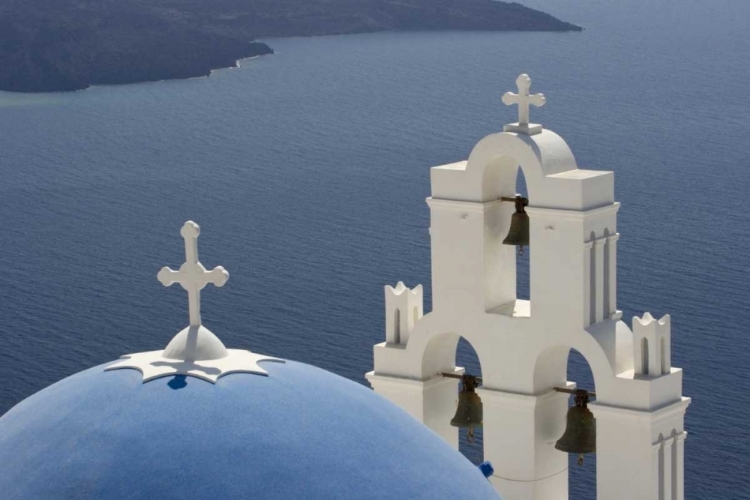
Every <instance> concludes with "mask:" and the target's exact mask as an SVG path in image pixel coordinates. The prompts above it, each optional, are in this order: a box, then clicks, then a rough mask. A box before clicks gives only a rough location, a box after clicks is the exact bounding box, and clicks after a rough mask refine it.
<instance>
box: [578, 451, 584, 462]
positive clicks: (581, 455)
mask: <svg viewBox="0 0 750 500" xmlns="http://www.w3.org/2000/svg"><path fill="white" fill-rule="evenodd" d="M578 465H583V453H579V454H578Z"/></svg>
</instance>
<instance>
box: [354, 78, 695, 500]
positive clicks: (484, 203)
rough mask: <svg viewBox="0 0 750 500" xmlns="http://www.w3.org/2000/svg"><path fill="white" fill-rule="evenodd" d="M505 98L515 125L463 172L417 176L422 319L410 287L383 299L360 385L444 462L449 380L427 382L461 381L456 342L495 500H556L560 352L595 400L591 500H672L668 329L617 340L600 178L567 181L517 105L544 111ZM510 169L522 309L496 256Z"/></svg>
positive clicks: (675, 487) (679, 412)
mask: <svg viewBox="0 0 750 500" xmlns="http://www.w3.org/2000/svg"><path fill="white" fill-rule="evenodd" d="M516 83H517V85H518V90H519V92H518V94H514V93H507V94H505V96H503V102H504V103H505V104H508V105H510V104H518V105H519V121H518V122H517V123H513V124H510V125H506V126H505V128H504V131H503V132H501V133H495V134H491V135H489V136H487V137H485V138H484V139H482V140H481V141H479V143H478V144H477V145H476V146H475V147H474V149H473V150H472V152H471V154H470V155H469V159H468V160H467V161H462V162H459V163H453V164H450V165H442V166H438V167H434V168H432V172H431V181H432V196H431V197H430V198H428V199H427V204H428V205H429V207H430V217H431V225H430V235H431V241H432V293H433V304H432V311H431V312H429V313H428V314H425V315H422V303H421V299H422V290H421V286H419V287H417V288H416V289H415V290H414V291H411V290H409V289H406V288H405V287H404V286H403V285H401V284H400V286H399V287H397V289H393V288H391V287H386V309H387V310H386V317H387V318H388V326H387V332H388V335H387V341H386V342H384V343H381V344H378V345H376V346H375V348H374V370H373V371H371V372H369V373H368V374H367V379H368V380H369V381H370V383H371V384H372V387H373V388H374V389H375V391H376V392H378V393H380V394H382V395H383V396H385V397H386V398H388V399H390V400H391V401H393V402H394V403H396V404H398V405H400V406H401V407H403V408H404V409H405V410H406V411H408V412H409V413H410V414H411V415H413V416H414V417H415V418H417V419H418V420H420V421H422V422H424V423H425V424H426V425H428V426H429V427H430V428H432V429H433V430H434V431H435V432H437V433H438V434H440V435H441V436H442V437H443V438H444V439H446V440H447V441H448V442H450V443H451V444H453V445H454V446H456V447H457V445H458V433H457V429H456V428H455V427H451V426H450V420H451V418H452V416H453V414H454V413H455V410H456V400H457V380H456V379H454V378H448V377H444V376H443V375H441V373H451V374H460V373H463V368H461V367H457V366H456V365H455V362H456V347H457V345H458V340H459V338H460V337H464V338H465V339H466V340H467V341H468V342H469V343H470V344H471V345H472V347H473V348H474V350H475V351H476V353H477V355H478V358H479V362H480V364H481V369H482V387H481V388H480V389H477V393H478V394H479V396H480V397H481V399H482V401H483V406H484V457H485V459H487V460H489V461H491V462H492V464H493V466H494V469H495V473H494V475H493V476H492V477H491V481H492V483H493V484H494V486H495V487H496V488H497V490H498V491H499V492H500V494H501V495H502V496H503V497H504V499H505V500H559V499H562V498H567V497H568V474H567V468H568V456H567V454H566V453H563V452H561V451H558V450H556V449H555V442H556V441H557V439H559V438H560V436H561V435H562V434H563V431H564V429H565V423H566V420H565V416H566V411H567V409H568V397H569V396H568V394H563V393H559V392H556V391H555V390H554V387H565V388H568V389H570V388H573V387H575V384H574V383H573V382H569V381H568V380H567V361H568V354H569V352H570V350H571V349H576V350H577V351H579V352H580V353H581V354H582V355H583V357H584V358H585V359H586V361H587V362H588V364H589V366H590V367H591V371H592V373H593V375H594V383H595V385H596V387H595V391H596V401H595V402H593V403H590V404H589V408H590V409H591V411H592V412H593V413H594V415H595V417H596V433H597V453H596V465H597V498H599V499H600V500H632V499H636V498H637V499H639V500H662V499H669V500H683V499H684V492H683V484H684V480H683V470H684V463H683V446H684V440H685V436H686V432H685V431H684V414H685V410H686V408H687V406H688V404H689V403H690V399H689V398H685V397H683V396H682V370H681V369H679V368H673V367H672V366H671V361H670V319H669V316H665V317H664V318H662V319H661V320H659V321H656V320H655V319H654V318H652V317H651V315H650V314H648V313H646V314H645V315H644V316H643V318H635V319H634V320H633V330H632V331H631V329H630V328H629V327H628V326H627V325H626V324H625V323H624V322H623V321H621V316H622V313H621V312H620V311H618V310H617V244H618V239H619V236H620V235H619V233H618V232H617V211H618V209H619V207H620V204H619V203H618V202H615V200H614V174H613V173H612V172H605V171H593V170H582V169H579V168H578V166H577V165H576V161H575V158H574V157H573V153H572V152H571V150H570V148H569V147H568V145H567V144H566V143H565V141H564V140H563V139H562V138H561V137H560V136H558V135H557V134H555V133H554V132H552V131H549V130H544V129H543V127H542V126H541V125H538V124H534V123H530V122H529V105H534V106H542V105H543V104H544V103H545V102H546V100H545V98H544V96H543V95H541V94H536V95H532V94H530V93H529V88H530V85H531V80H530V79H529V77H528V76H527V75H521V76H520V77H519V78H518V80H517V82H516ZM519 168H521V169H522V170H523V173H524V176H525V178H526V185H527V188H528V197H529V206H528V207H527V208H526V212H527V213H528V214H529V218H530V247H531V248H532V251H531V255H530V279H531V282H530V300H528V301H525V300H518V299H517V297H516V253H517V250H516V248H515V247H511V246H507V245H503V244H502V241H503V239H504V238H505V236H506V235H507V233H508V230H509V226H510V220H511V216H512V214H513V213H514V210H515V206H514V203H512V202H509V201H505V200H503V198H505V199H509V198H512V197H513V196H514V195H515V187H516V176H517V173H518V169H519ZM397 298H398V299H397ZM407 300H408V305H407ZM402 302H403V304H400V303H402ZM396 308H398V309H399V311H398V312H396V311H395V309H396ZM401 309H406V310H407V311H408V312H407V314H409V316H408V318H406V319H402V317H401V315H402V314H404V312H402V311H401ZM412 311H416V312H412ZM396 316H398V318H399V319H398V323H397V320H396ZM397 325H398V326H397ZM396 328H398V329H399V335H398V336H396V335H395V334H394V332H395V329H396ZM397 339H398V340H397ZM587 389H593V388H587Z"/></svg>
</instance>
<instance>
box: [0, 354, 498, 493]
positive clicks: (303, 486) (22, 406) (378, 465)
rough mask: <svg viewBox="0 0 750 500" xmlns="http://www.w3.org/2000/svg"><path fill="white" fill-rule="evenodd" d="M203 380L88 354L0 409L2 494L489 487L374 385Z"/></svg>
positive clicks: (241, 377) (319, 373) (289, 369)
mask: <svg viewBox="0 0 750 500" xmlns="http://www.w3.org/2000/svg"><path fill="white" fill-rule="evenodd" d="M261 365H262V366H263V368H264V369H265V370H266V371H267V372H268V376H263V375H257V374H249V373H235V374H230V375H226V376H224V377H222V378H220V379H218V380H217V382H216V383H215V384H213V383H211V382H208V381H205V380H201V379H199V378H195V377H190V376H187V377H186V376H184V375H175V376H167V377H161V378H156V379H154V380H151V381H149V382H146V383H144V382H143V376H142V374H141V373H139V372H138V371H136V370H129V369H122V370H114V371H105V368H106V367H107V365H101V366H97V367H95V368H91V369H89V370H86V371H84V372H81V373H78V374H76V375H73V376H71V377H68V378H66V379H64V380H62V381H60V382H58V383H56V384H54V385H52V386H50V387H48V388H47V389H44V390H42V391H41V392H39V393H37V394H35V395H33V396H31V397H29V398H28V399H26V400H25V401H23V402H21V403H19V404H18V405H17V406H16V407H14V408H13V409H11V410H10V411H9V412H8V413H6V414H5V415H4V416H3V417H2V418H0V463H2V464H3V467H0V491H2V492H3V494H2V497H3V498H6V499H32V498H33V499H35V500H45V499H54V500H66V499H73V498H75V499H82V498H86V499H118V500H124V499H149V498H160V499H172V498H174V499H178V498H179V499H185V498H189V499H192V500H202V499H206V500H208V499H211V500H218V499H227V500H230V499H243V500H244V499H247V498H257V499H303V498H304V499H327V500H330V499H347V500H356V499H368V500H375V499H384V500H385V499H388V500H391V499H413V500H417V499H425V500H427V499H430V500H434V499H440V498H471V499H477V500H481V499H491V498H492V499H497V498H498V497H497V493H495V490H494V489H493V488H492V487H491V485H490V483H489V482H488V481H487V480H486V479H485V478H484V476H483V475H482V473H481V472H480V471H479V470H478V469H477V468H476V467H474V466H473V465H472V464H471V463H470V462H469V461H468V460H467V459H465V458H464V457H463V456H461V455H460V454H459V453H458V452H456V451H455V450H454V449H452V448H451V447H450V446H449V445H448V444H447V443H445V442H444V441H443V440H442V439H440V438H439V437H438V436H437V435H435V434H434V433H433V432H432V431H431V430H429V429H428V428H427V427H425V426H423V425H422V424H420V423H419V422H417V421H416V420H414V419H413V418H412V417H411V416H409V415H407V414H406V413H405V412H404V411H403V410H401V409H399V408H397V407H396V406H395V405H393V404H391V403H390V402H388V401H386V400H385V399H383V398H382V397H380V396H378V395H377V394H375V393H374V392H373V391H371V390H369V389H367V388H365V387H364V386H362V385H360V384H357V383H355V382H352V381H349V380H347V379H344V378H342V377H339V376H337V375H334V374H332V373H329V372H326V371H324V370H321V369H318V368H315V367H312V366H309V365H305V364H301V363H297V362H292V361H287V362H284V363H278V362H261Z"/></svg>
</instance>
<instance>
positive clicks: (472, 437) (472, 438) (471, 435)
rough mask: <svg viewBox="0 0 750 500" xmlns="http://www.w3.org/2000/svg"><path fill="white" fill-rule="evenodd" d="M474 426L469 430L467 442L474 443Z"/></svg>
mask: <svg viewBox="0 0 750 500" xmlns="http://www.w3.org/2000/svg"><path fill="white" fill-rule="evenodd" d="M474 441H475V440H474V428H473V427H469V432H467V433H466V442H467V443H469V444H474Z"/></svg>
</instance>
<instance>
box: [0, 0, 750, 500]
mask: <svg viewBox="0 0 750 500" xmlns="http://www.w3.org/2000/svg"><path fill="white" fill-rule="evenodd" d="M528 3H529V4H530V5H532V6H535V7H539V8H543V9H545V10H548V11H550V12H552V13H554V14H556V15H559V16H560V17H563V18H564V19H566V20H568V21H571V22H576V23H579V24H581V25H583V26H585V27H586V31H584V32H583V33H570V34H555V33H507V34H506V33H399V34H397V33H384V34H372V35H359V36H345V37H324V38H310V39H284V40H270V41H269V42H270V43H271V45H272V46H273V47H274V48H275V49H276V54H275V55H273V56H269V57H264V58H260V59H254V60H249V61H243V62H242V66H241V68H239V69H233V70H222V71H218V72H215V73H214V74H213V75H212V76H211V77H210V78H201V79H194V80H186V81H173V82H161V83H152V84H142V85H129V86H113V87H101V88H93V89H90V90H87V91H83V92H76V93H69V94H47V95H40V96H24V95H18V94H0V174H1V175H2V182H1V183H0V195H1V201H0V220H1V221H2V236H0V265H1V266H2V269H3V272H2V274H1V275H0V317H1V318H2V323H1V324H0V325H1V326H0V335H1V337H2V348H0V377H2V380H3V387H2V390H0V413H1V412H4V411H6V410H7V409H8V408H10V407H11V406H12V405H13V404H15V403H16V402H18V401H19V400H21V399H23V398H25V397H27V396H29V395H30V394H32V393H34V392H35V391H37V390H39V389H41V388H43V387H45V386H47V385H49V384H51V383H52V382H55V381H56V380H59V379H60V378H62V377H64V376H66V375H69V374H72V373H75V372H78V371H80V370H83V369H84V368H87V367H90V366H93V365H96V364H98V363H102V362H105V361H108V360H111V359H114V358H116V357H118V356H120V355H122V354H125V353H129V352H136V351H143V350H153V349H159V348H163V347H164V346H165V345H166V344H167V342H168V341H169V340H170V339H171V337H172V336H173V335H174V334H175V333H176V332H177V331H178V330H180V329H181V328H182V327H183V326H185V324H186V322H187V311H186V309H187V301H186V297H185V293H184V292H183V291H182V290H179V289H168V290H165V289H164V288H163V287H162V286H161V285H160V284H159V282H158V281H157V280H156V272H157V271H158V270H159V268H160V267H161V266H163V265H171V266H173V267H174V266H179V265H180V264H181V263H182V262H183V258H184V255H183V248H182V241H181V239H180V236H179V228H180V226H181V225H182V223H183V222H184V221H185V220H187V219H193V220H195V221H197V222H198V223H200V224H201V226H202V229H203V232H202V235H201V238H200V251H201V256H202V257H201V260H202V261H203V263H204V264H205V265H206V266H207V267H211V266H214V265H217V264H222V265H224V266H225V267H226V268H227V269H228V270H229V272H230V273H231V278H230V281H229V282H228V284H227V286H226V287H225V288H223V289H221V290H216V289H212V288H207V289H206V291H205V293H204V294H203V296H204V307H203V317H204V322H205V323H206V325H207V326H209V327H210V328H211V329H212V330H213V331H214V332H215V333H217V334H218V335H219V336H220V337H221V338H222V339H223V340H224V342H225V343H226V344H227V345H228V346H230V347H242V348H249V349H252V350H254V351H257V352H261V353H268V354H272V355H275V356H280V357H284V358H289V359H294V360H299V361H303V362H305V363H311V364H314V365H318V366H320V367H323V368H325V369H328V370H332V371H334V372H336V373H339V374H341V375H343V376H346V377H349V378H352V379H354V380H357V381H360V382H364V377H363V374H364V372H366V371H368V370H369V369H371V366H372V345H373V344H375V343H377V342H380V341H382V340H383V339H384V333H383V330H384V327H383V289H382V287H383V285H384V284H392V283H395V282H396V281H397V280H404V281H405V282H406V283H407V284H409V285H410V286H413V285H415V284H417V283H423V284H424V285H425V286H426V287H427V299H428V302H427V307H426V308H427V309H429V287H430V276H429V271H430V260H429V255H430V254H429V237H428V233H427V228H428V215H429V213H428V209H427V205H426V204H425V203H424V199H425V197H426V196H428V195H429V167H430V166H433V165H438V164H443V163H448V162H453V161H457V160H461V159H464V158H465V157H466V156H467V155H468V153H469V151H470V150H471V148H472V146H473V145H474V144H475V143H476V142H477V141H478V140H479V139H481V138H482V137H483V136H484V135H486V134H489V133H492V132H496V131H498V130H500V129H501V127H502V125H503V124H504V123H507V122H510V121H514V119H515V114H514V113H515V111H514V110H512V109H510V108H506V107H505V106H503V105H502V104H501V103H500V97H501V95H502V94H503V92H505V91H506V90H514V81H515V78H516V76H517V75H518V74H519V73H521V72H528V73H529V74H530V75H531V76H532V78H533V80H534V84H533V90H537V91H543V92H544V93H545V94H546V95H547V98H548V104H547V106H545V107H544V108H542V109H540V110H536V109H535V110H533V112H532V113H533V115H532V116H533V117H534V118H535V119H536V120H538V121H541V122H542V123H544V124H545V126H547V127H548V128H551V129H553V130H555V131H557V132H558V133H560V134H561V135H563V137H565V138H566V139H567V141H568V142H569V144H570V145H571V147H572V148H573V151H574V153H575V154H576V156H577V158H578V161H579V164H580V165H581V166H582V167H585V168H592V169H605V170H614V171H615V172H616V179H617V180H616V186H617V187H616V189H617V191H616V192H617V199H618V200H619V201H621V202H622V209H621V210H620V216H619V230H620V232H621V234H622V238H621V240H620V246H619V249H620V252H619V265H620V266H619V287H620V288H619V307H620V308H621V309H623V310H624V312H625V317H626V318H628V322H629V321H630V319H629V318H630V317H632V316H633V315H634V314H640V313H642V312H643V311H645V310H649V311H651V312H653V313H654V315H659V316H660V315H662V314H664V313H670V314H671V315H672V318H673V331H672V335H673V337H672V338H673V363H674V365H676V366H680V367H683V368H684V369H685V387H684V392H685V394H686V395H688V396H691V397H692V398H693V403H692V405H691V406H690V408H689V410H688V413H687V423H686V428H687V430H688V431H689V433H690V436H689V438H688V441H687V443H686V483H687V485H686V488H687V496H688V497H689V498H696V499H725V498H750V493H749V490H750V478H749V477H748V475H747V471H749V470H750V454H748V452H747V450H748V449H750V431H749V430H748V420H749V419H750V387H748V384H747V380H748V377H750V368H749V367H748V355H747V351H748V349H749V348H750V338H749V335H748V333H749V332H748V328H747V325H749V324H750V312H749V309H748V303H749V302H750V285H749V284H748V282H749V281H750V259H749V257H748V251H747V247H748V243H750V215H749V214H748V209H747V199H748V192H750V159H749V158H750V153H749V150H750V147H749V146H750V139H748V137H750V120H749V119H748V116H750V97H748V92H747V86H748V82H750V62H749V59H748V58H749V57H750V35H748V30H750V4H748V2H746V1H743V0H655V1H653V2H637V1H635V0H618V1H615V0H600V1H595V0H568V1H566V2H553V1H552V0H534V1H533V2H528ZM459 361H460V362H462V363H466V364H467V365H468V366H469V367H470V368H471V369H473V370H475V371H476V370H477V369H478V367H477V365H476V360H475V358H474V357H473V353H471V352H470V351H469V350H468V349H462V351H461V352H460V353H459ZM587 370H588V368H587V367H586V366H585V365H584V364H583V363H582V362H581V360H580V358H576V357H573V358H572V360H571V363H570V379H571V380H577V381H579V382H581V383H583V384H587V383H590V381H589V380H588V379H587V377H589V378H590V374H589V373H588V372H587ZM469 451H470V454H472V456H473V457H474V458H477V457H478V454H477V450H476V449H474V450H469ZM510 452H512V451H510ZM593 468H594V461H593V460H589V461H587V465H586V466H585V467H583V468H575V470H574V471H573V472H572V473H571V491H572V493H573V494H572V495H571V496H572V497H575V498H582V499H591V498H594V492H593V478H594V475H593V474H594V471H593Z"/></svg>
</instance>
